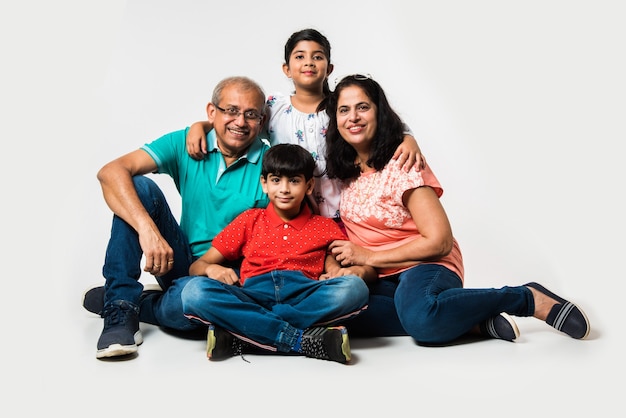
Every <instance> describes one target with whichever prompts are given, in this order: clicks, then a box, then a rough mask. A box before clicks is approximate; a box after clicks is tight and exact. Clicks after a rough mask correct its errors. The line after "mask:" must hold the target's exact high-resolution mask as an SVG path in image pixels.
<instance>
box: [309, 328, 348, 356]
mask: <svg viewBox="0 0 626 418" xmlns="http://www.w3.org/2000/svg"><path fill="white" fill-rule="evenodd" d="M300 352H301V353H302V354H304V355H305V356H307V357H312V358H317V359H322V360H331V361H336V362H339V363H348V362H349V361H350V357H351V356H350V342H349V340H348V330H347V329H346V327H344V326H335V327H314V328H307V329H305V330H304V333H303V334H302V343H301V345H300Z"/></svg>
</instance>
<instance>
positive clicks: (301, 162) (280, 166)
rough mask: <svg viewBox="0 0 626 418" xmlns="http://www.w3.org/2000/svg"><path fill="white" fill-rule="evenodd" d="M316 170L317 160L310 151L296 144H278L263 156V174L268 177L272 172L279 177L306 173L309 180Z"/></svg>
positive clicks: (305, 175) (305, 176)
mask: <svg viewBox="0 0 626 418" xmlns="http://www.w3.org/2000/svg"><path fill="white" fill-rule="evenodd" d="M314 170H315V160H314V159H313V156H312V155H311V153H310V152H309V151H307V150H306V149H304V148H303V147H301V146H300V145H296V144H276V145H274V146H272V147H271V148H270V149H269V150H267V152H265V155H264V156H263V164H262V166H261V175H262V176H263V178H266V179H267V176H268V175H269V174H270V173H271V174H273V175H275V176H279V177H282V176H287V177H295V176H299V175H304V178H305V179H306V180H307V181H309V180H310V179H311V178H312V177H313V171H314Z"/></svg>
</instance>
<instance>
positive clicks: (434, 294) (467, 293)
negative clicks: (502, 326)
mask: <svg viewBox="0 0 626 418" xmlns="http://www.w3.org/2000/svg"><path fill="white" fill-rule="evenodd" d="M393 307H395V309H393ZM534 311H535V303H534V299H533V297H532V293H531V292H530V290H529V289H528V288H527V287H525V286H515V287H509V286H505V287H502V288H499V289H495V288H483V289H470V288H464V287H463V284H462V282H461V279H460V278H459V276H457V275H456V273H454V272H452V271H451V270H449V269H447V268H446V267H443V266H440V265H438V264H420V265H417V266H415V267H412V268H410V269H408V270H405V271H403V272H402V273H400V274H398V275H397V276H395V277H391V278H386V279H382V280H380V281H379V282H378V283H376V284H375V285H374V286H371V288H370V300H369V306H368V309H367V310H366V311H364V312H363V314H361V315H359V316H358V317H356V318H354V319H352V320H350V321H349V322H346V324H345V325H346V326H347V327H348V330H349V331H350V334H351V335H368V336H389V335H407V334H408V335H410V336H411V337H413V339H415V341H417V342H418V343H422V344H445V343H449V342H452V341H454V340H455V339H457V338H459V337H461V336H462V335H464V334H466V333H467V332H469V331H470V330H471V329H472V328H473V327H474V326H475V325H477V324H479V323H480V322H482V321H484V320H486V319H489V318H492V317H494V316H496V315H498V314H500V313H501V312H506V313H508V314H511V315H515V316H532V315H533V313H534ZM403 330H404V334H403Z"/></svg>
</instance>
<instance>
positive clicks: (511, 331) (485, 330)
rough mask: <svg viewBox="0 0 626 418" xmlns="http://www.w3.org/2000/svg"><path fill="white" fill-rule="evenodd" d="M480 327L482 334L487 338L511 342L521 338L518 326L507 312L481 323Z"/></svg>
mask: <svg viewBox="0 0 626 418" xmlns="http://www.w3.org/2000/svg"><path fill="white" fill-rule="evenodd" d="M478 326H479V327H480V333H481V334H482V335H484V336H485V337H491V338H497V339H500V340H505V341H511V342H513V341H515V340H516V339H517V338H518V337H519V329H518V328H517V324H516V323H515V321H513V318H511V317H510V316H509V315H508V314H507V313H505V312H502V313H501V314H500V315H497V316H494V317H493V318H489V319H487V320H486V321H483V322H481V323H480V324H479V325H478Z"/></svg>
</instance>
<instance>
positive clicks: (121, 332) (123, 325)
mask: <svg viewBox="0 0 626 418" xmlns="http://www.w3.org/2000/svg"><path fill="white" fill-rule="evenodd" d="M102 317H103V318H104V329H103V330H102V334H100V338H99V339H98V351H97V352H96V358H106V357H119V356H125V355H128V354H133V353H136V352H137V346H138V345H140V344H141V343H143V336H142V335H141V331H140V330H139V308H138V307H137V306H135V305H133V304H132V303H129V302H126V301H124V300H120V301H115V302H113V303H111V304H110V305H108V306H107V307H106V308H104V311H103V312H102Z"/></svg>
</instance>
